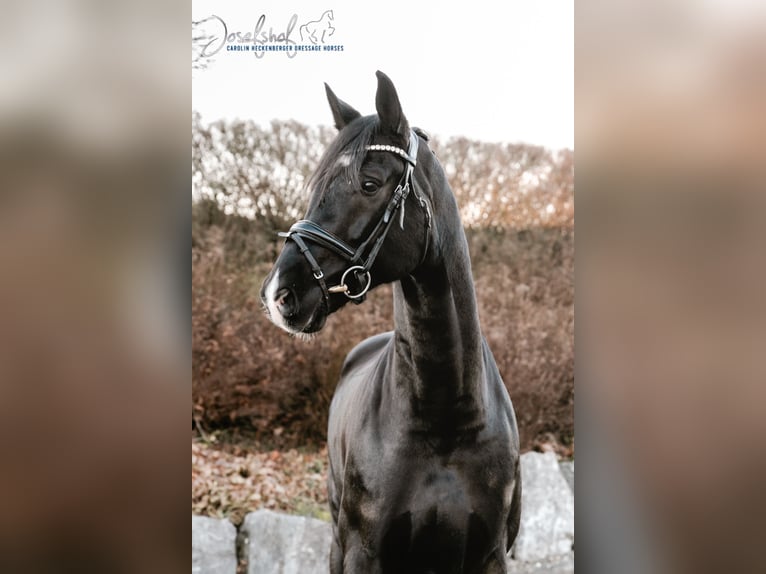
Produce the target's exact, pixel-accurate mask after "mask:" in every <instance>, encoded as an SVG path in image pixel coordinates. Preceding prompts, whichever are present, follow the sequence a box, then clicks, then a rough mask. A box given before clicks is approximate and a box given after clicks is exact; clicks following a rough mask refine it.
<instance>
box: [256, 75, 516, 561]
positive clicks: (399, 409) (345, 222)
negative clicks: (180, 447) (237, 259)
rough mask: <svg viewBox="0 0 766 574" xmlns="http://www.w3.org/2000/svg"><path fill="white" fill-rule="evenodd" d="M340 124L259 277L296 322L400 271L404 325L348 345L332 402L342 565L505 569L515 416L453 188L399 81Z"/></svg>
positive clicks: (278, 310) (288, 320) (337, 111)
mask: <svg viewBox="0 0 766 574" xmlns="http://www.w3.org/2000/svg"><path fill="white" fill-rule="evenodd" d="M377 77H378V90H377V95H376V99H375V104H376V108H377V112H378V113H377V115H371V116H366V117H362V116H361V115H360V114H359V112H357V111H356V110H355V109H353V108H352V107H351V106H349V105H348V104H346V103H345V102H343V101H341V100H339V99H338V98H337V97H336V96H335V94H334V93H333V92H332V90H330V88H329V86H325V87H326V90H327V97H328V100H329V102H330V108H331V110H332V114H333V117H334V119H335V126H336V127H337V128H338V130H339V134H338V136H337V138H336V139H335V141H334V142H333V143H332V144H331V145H330V147H329V149H328V150H327V151H326V152H325V155H324V156H323V158H322V160H321V162H320V165H319V167H318V169H317V171H316V172H315V174H314V175H313V176H312V179H311V181H310V184H309V186H310V188H311V197H310V200H309V206H308V210H307V212H306V219H304V220H301V221H299V222H297V223H296V224H294V225H293V226H292V227H291V228H290V231H288V232H287V233H284V234H282V235H283V236H285V237H287V241H286V244H285V247H284V249H283V250H282V253H281V254H280V256H279V258H278V259H277V261H276V263H275V265H274V268H273V269H272V271H271V273H270V274H269V276H268V277H267V278H266V280H265V281H264V285H263V288H262V290H261V298H262V300H263V303H264V305H265V307H266V308H267V310H268V312H269V315H270V317H271V320H272V321H273V322H274V323H275V324H277V325H278V326H280V327H282V328H283V329H285V330H287V331H289V332H290V333H293V334H301V335H307V334H311V333H316V332H317V331H319V330H320V329H321V328H322V326H323V325H324V322H325V320H326V318H327V316H328V315H329V314H331V313H333V312H334V311H336V310H338V309H339V308H340V307H342V306H343V305H344V304H345V303H347V302H348V301H353V302H356V303H360V302H361V301H362V300H363V299H364V295H365V293H366V292H367V290H368V289H371V288H374V287H375V286H377V285H379V284H382V283H390V282H395V283H394V320H395V330H394V331H393V332H389V333H383V334H380V335H377V336H375V337H372V338H370V339H367V340H366V341H363V342H362V343H360V344H359V345H358V346H357V347H356V348H354V349H353V350H352V351H351V353H349V355H348V357H347V358H346V362H345V364H344V366H343V371H342V373H341V378H340V382H339V383H338V386H337V389H336V391H335V396H334V398H333V401H332V406H331V407H330V421H329V429H328V443H329V452H330V476H329V480H328V486H329V498H330V509H331V512H332V519H333V541H332V548H331V552H330V571H331V572H332V574H339V573H341V572H343V573H346V574H356V573H360V574H372V573H384V572H386V573H388V572H390V573H424V574H425V573H447V572H449V573H474V572H475V573H489V572H492V573H496V572H505V571H506V563H505V556H506V553H507V552H508V550H509V549H510V548H511V545H512V544H513V541H514V539H515V538H516V533H517V532H518V528H519V514H520V504H521V480H520V474H519V441H518V431H517V428H516V418H515V415H514V412H513V407H512V405H511V401H510V399H509V397H508V393H507V391H506V389H505V385H504V384H503V381H502V379H501V378H500V373H499V372H498V370H497V366H496V364H495V360H494V358H493V357H492V353H491V352H490V350H489V347H488V346H487V343H486V341H485V340H484V338H483V337H482V334H481V330H480V327H479V317H478V312H477V307H476V297H475V293H474V287H473V280H472V277H471V265H470V259H469V255H468V245H467V242H466V239H465V234H464V232H463V227H462V225H461V222H460V217H459V215H458V209H457V204H456V202H455V197H454V195H453V193H452V190H451V189H450V187H449V185H448V183H447V180H446V177H445V175H444V171H443V170H442V167H441V166H440V165H439V162H438V161H437V159H436V157H435V156H434V155H433V153H432V152H431V151H430V150H429V149H428V147H427V138H426V136H425V134H424V133H423V132H421V131H420V130H417V129H415V130H414V131H413V130H411V129H410V127H409V125H408V122H407V120H406V118H405V117H404V114H403V113H402V109H401V106H400V104H399V97H398V95H397V93H396V90H395V88H394V86H393V84H392V83H391V80H389V78H388V77H387V76H386V75H385V74H383V73H381V72H378V73H377Z"/></svg>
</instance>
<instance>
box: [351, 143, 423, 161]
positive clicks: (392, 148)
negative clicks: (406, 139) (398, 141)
mask: <svg viewBox="0 0 766 574" xmlns="http://www.w3.org/2000/svg"><path fill="white" fill-rule="evenodd" d="M364 149H366V150H367V151H390V152H393V153H395V154H399V155H400V156H402V157H403V158H404V159H405V160H407V161H408V162H409V163H411V164H413V165H415V161H414V159H413V158H411V157H410V154H408V153H407V152H406V151H404V150H403V149H402V148H399V147H396V146H394V145H383V144H374V145H368V146H364Z"/></svg>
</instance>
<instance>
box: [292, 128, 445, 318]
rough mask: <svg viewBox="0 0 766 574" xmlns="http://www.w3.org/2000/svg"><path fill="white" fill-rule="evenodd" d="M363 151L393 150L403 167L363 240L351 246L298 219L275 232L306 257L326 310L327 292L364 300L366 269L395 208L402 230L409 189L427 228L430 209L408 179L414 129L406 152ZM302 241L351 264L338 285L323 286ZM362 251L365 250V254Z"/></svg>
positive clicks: (415, 148) (413, 153)
mask: <svg viewBox="0 0 766 574" xmlns="http://www.w3.org/2000/svg"><path fill="white" fill-rule="evenodd" d="M365 150H367V151H381V152H391V153H395V154H397V155H399V156H400V157H402V158H403V159H404V160H405V162H406V168H405V170H404V173H402V177H401V179H400V180H399V183H398V185H397V186H396V189H395V190H394V193H393V195H392V196H391V199H389V201H388V205H386V210H385V211H384V212H383V216H382V217H381V218H380V219H379V220H378V223H377V224H376V225H375V227H374V228H373V230H372V231H371V232H370V234H369V235H368V236H367V239H365V240H364V241H363V242H362V243H361V244H360V245H359V247H357V248H356V249H354V248H353V247H351V246H350V245H349V244H348V243H346V242H345V241H343V240H342V239H340V238H339V237H337V236H336V235H334V234H332V233H330V232H329V231H327V230H325V229H323V228H322V227H321V226H320V225H318V224H316V223H314V222H313V221H309V220H308V219H301V220H300V221H297V222H295V223H294V224H293V225H292V227H290V229H289V231H287V232H280V233H279V236H280V237H285V238H287V239H291V240H292V241H294V242H295V244H296V245H297V246H298V249H299V250H300V252H301V253H302V254H303V256H304V257H305V258H306V261H308V263H309V265H310V266H311V270H312V272H313V273H314V279H316V280H317V282H318V283H319V286H320V287H321V289H322V295H323V296H324V302H325V304H326V305H327V307H328V309H329V304H330V293H343V294H344V295H345V296H346V297H348V298H349V299H351V300H352V301H353V302H354V303H357V304H358V303H361V302H362V301H364V297H365V295H366V294H367V291H368V290H369V289H370V285H371V284H372V276H371V275H370V269H371V268H372V264H373V263H374V262H375V258H376V257H377V256H378V252H379V251H380V248H381V247H382V246H383V241H385V239H386V236H387V235H388V231H389V229H391V224H392V223H393V221H394V215H396V212H397V211H399V226H400V227H401V228H402V229H404V201H405V200H406V199H407V196H408V195H409V193H410V190H412V191H413V192H414V194H415V197H416V198H417V199H418V202H419V203H420V205H421V207H422V208H423V209H424V210H425V212H426V218H427V226H428V228H429V229H430V227H431V212H430V210H429V209H428V204H427V203H426V200H425V199H424V198H423V197H422V196H421V195H420V194H418V192H417V191H415V190H414V184H413V181H412V173H413V171H415V165H416V164H417V156H418V136H417V135H416V134H415V132H414V131H410V144H409V149H408V150H407V151H404V150H403V149H401V148H399V147H396V146H392V145H379V144H375V145H368V146H365ZM427 238H428V234H426V240H427ZM306 240H308V241H311V242H313V243H316V244H318V245H321V246H322V247H324V248H325V249H329V250H330V251H332V252H333V253H335V254H336V255H338V256H340V257H341V258H342V259H345V260H346V261H348V262H349V263H350V264H351V265H350V266H349V267H348V268H347V269H346V270H345V271H344V272H343V275H342V276H341V278H340V283H339V284H338V285H335V286H333V287H327V283H326V282H325V275H324V273H323V272H322V268H321V267H320V266H319V263H317V260H316V259H315V258H314V256H313V255H312V253H311V250H310V249H309V247H308V245H307V244H306ZM427 247H428V245H427V244H426V249H427ZM365 253H367V255H366V256H365ZM424 253H425V250H424ZM350 274H353V276H354V278H355V279H356V280H357V281H358V282H359V285H361V286H362V288H361V289H360V291H359V292H358V293H352V292H351V291H350V289H349V287H348V284H347V283H346V280H347V278H348V276H349V275H350Z"/></svg>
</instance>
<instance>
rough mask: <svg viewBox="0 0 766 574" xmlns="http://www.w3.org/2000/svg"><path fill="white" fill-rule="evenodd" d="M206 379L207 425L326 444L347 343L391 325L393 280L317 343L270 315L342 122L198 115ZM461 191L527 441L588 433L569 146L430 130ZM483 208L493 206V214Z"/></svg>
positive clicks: (203, 409)
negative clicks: (265, 297)
mask: <svg viewBox="0 0 766 574" xmlns="http://www.w3.org/2000/svg"><path fill="white" fill-rule="evenodd" d="M193 134H194V140H193V141H194V146H193V158H194V161H193V181H194V182H195V191H194V197H195V200H194V201H193V206H192V261H193V271H192V352H193V368H192V377H193V379H192V393H193V414H194V419H195V421H196V422H197V424H199V425H200V426H201V427H202V428H207V429H212V428H223V427H230V426H238V427H245V428H248V429H252V430H253V431H254V432H255V433H256V436H260V437H262V438H263V439H264V440H269V441H272V442H273V443H274V444H278V445H283V446H295V445H300V444H308V443H315V444H321V443H322V442H323V441H324V439H325V435H326V425H327V415H328V409H329V404H330V400H331V398H332V395H333V392H334V389H335V384H336V382H337V380H338V375H339V373H340V368H341V365H342V363H343V360H344V358H345V356H346V354H347V353H348V352H349V351H350V350H351V349H352V348H353V346H354V345H355V344H357V343H359V342H360V341H362V340H363V339H364V338H366V337H368V336H371V335H373V334H376V333H379V332H381V331H386V330H389V329H391V328H393V320H392V301H391V289H390V287H388V286H384V287H381V288H380V289H378V290H376V291H375V292H373V293H371V294H370V296H369V297H368V300H367V301H366V302H365V304H364V305H363V306H362V307H361V308H357V307H356V306H353V305H351V306H347V307H346V308H344V309H342V310H341V311H340V312H339V313H338V314H336V315H335V316H333V317H331V318H330V319H329V320H328V322H327V325H326V326H325V328H324V330H323V332H322V334H321V335H320V336H319V337H317V338H316V339H314V340H313V341H312V342H310V343H304V342H301V341H298V340H296V339H293V338H291V337H289V336H288V335H287V334H286V333H284V332H281V331H279V330H278V329H277V328H276V327H274V326H273V325H272V324H271V323H270V322H269V321H268V319H267V318H266V316H265V315H264V313H263V311H262V310H261V304H260V301H259V298H258V290H259V288H260V285H261V283H262V281H263V279H264V278H265V276H266V274H267V273H268V271H269V269H270V268H271V265H272V263H273V261H274V259H275V258H276V256H277V254H278V251H279V249H280V248H281V245H282V240H279V239H278V238H277V237H276V235H275V231H277V230H280V229H285V228H286V227H287V226H289V224H290V222H291V221H292V220H294V219H296V218H298V217H299V216H300V213H301V212H302V210H303V206H304V204H305V201H306V195H305V190H304V189H303V185H304V181H305V180H306V178H307V177H308V174H309V173H310V170H311V168H312V167H313V166H314V165H315V164H316V160H317V159H318V157H319V155H320V154H321V151H322V149H323V146H324V143H326V140H328V139H329V138H330V137H331V135H332V134H331V132H329V131H328V130H316V129H309V128H306V127H305V126H301V125H300V124H296V123H294V122H274V123H273V124H272V125H271V126H270V128H269V129H264V128H260V127H258V126H255V125H254V124H251V123H247V122H234V123H232V124H227V123H224V122H217V123H215V124H213V125H211V126H203V125H202V123H201V121H200V118H199V116H197V115H195V116H194V117H193ZM432 143H433V146H434V148H435V149H436V151H437V154H438V155H439V157H440V160H441V161H442V162H443V163H444V165H445V167H446V169H447V173H448V176H449V177H450V183H451V185H452V186H453V189H454V191H455V193H456V195H457V196H458V201H459V204H460V205H461V209H462V213H463V217H464V218H465V219H466V221H467V223H468V230H467V236H468V241H469V246H470V250H471V257H472V261H473V274H474V279H475V282H476V290H477V297H478V303H479V313H480V319H481V322H482V328H483V332H484V334H485V336H486V338H487V340H488V342H489V344H490V347H491V348H492V351H493V353H494V355H495V358H496V360H497V363H498V367H499V369H500V372H501V374H502V376H503V379H504V380H505V382H506V385H507V386H508V389H509V391H510V394H511V397H512V399H513V402H514V406H515V408H516V414H517V417H518V419H519V428H520V432H521V440H522V448H523V449H524V450H529V449H531V448H541V447H544V446H545V445H546V444H553V446H554V447H555V448H557V449H558V450H559V452H562V453H564V454H571V452H572V448H573V440H574V419H573V417H574V414H573V402H574V349H573V345H574V343H573V339H574V337H573V336H574V286H573V277H574V231H573V217H574V215H573V209H574V202H573V194H574V187H573V185H574V184H573V165H574V163H573V162H574V157H573V154H572V152H571V151H569V150H563V151H560V152H557V153H552V152H549V151H548V150H545V149H543V148H536V147H534V146H525V145H523V144H517V145H510V144H502V145H500V144H480V143H477V142H470V141H469V140H464V139H453V140H448V141H447V142H446V143H444V144H440V143H439V142H432ZM484 214H487V215H486V217H484Z"/></svg>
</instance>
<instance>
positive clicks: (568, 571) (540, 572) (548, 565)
mask: <svg viewBox="0 0 766 574" xmlns="http://www.w3.org/2000/svg"><path fill="white" fill-rule="evenodd" d="M508 574H574V552H570V553H569V554H565V555H563V556H556V557H554V558H548V559H546V560H538V561H535V562H520V561H518V560H508Z"/></svg>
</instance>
